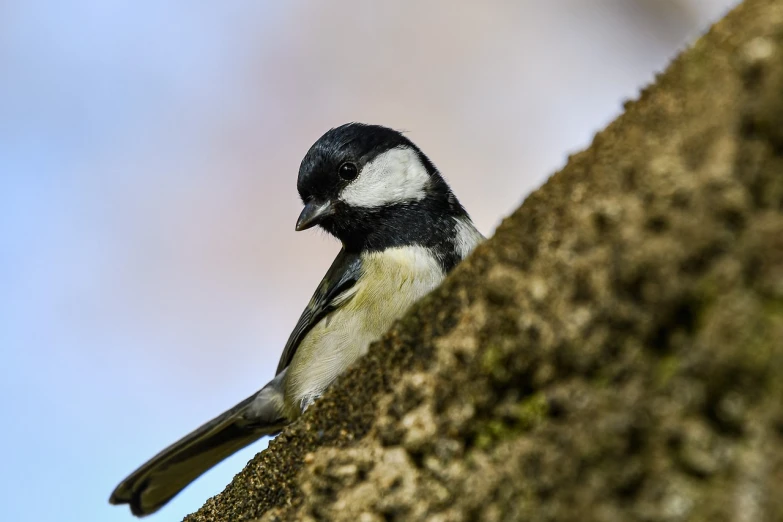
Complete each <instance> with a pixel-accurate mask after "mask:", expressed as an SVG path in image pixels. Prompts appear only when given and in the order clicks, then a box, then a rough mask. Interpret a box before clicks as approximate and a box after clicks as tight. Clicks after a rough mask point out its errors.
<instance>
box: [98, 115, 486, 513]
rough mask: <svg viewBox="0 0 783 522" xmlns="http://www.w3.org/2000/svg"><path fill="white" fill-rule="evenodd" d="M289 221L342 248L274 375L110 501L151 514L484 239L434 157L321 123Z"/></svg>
mask: <svg viewBox="0 0 783 522" xmlns="http://www.w3.org/2000/svg"><path fill="white" fill-rule="evenodd" d="M297 190H298V192H299V196H300V197H301V199H302V202H303V204H304V208H303V210H302V211H301V214H300V215H299V218H298V219H297V221H296V227H295V229H296V231H301V230H306V229H309V228H311V227H314V226H318V227H320V228H321V229H323V230H324V231H326V232H327V233H328V234H330V235H332V236H334V237H335V238H337V239H338V240H339V241H340V242H341V243H342V248H341V250H340V252H339V253H338V254H337V257H336V258H335V259H334V261H333V262H332V265H331V266H330V267H329V269H328V271H327V272H326V275H325V276H324V278H323V280H322V281H321V283H320V284H319V285H318V287H317V289H316V290H315V293H314V295H313V297H312V298H311V299H310V302H309V303H308V304H307V306H306V307H305V309H304V312H303V313H302V315H301V317H300V318H299V320H298V321H297V323H296V326H295V327H294V329H293V332H291V335H290V337H289V338H288V341H287V342H286V344H285V347H284V348H283V353H282V355H281V357H280V361H279V363H278V365H277V370H276V372H275V376H274V378H272V380H271V381H270V382H269V383H268V384H266V385H265V386H264V387H263V388H262V389H261V390H259V391H258V392H256V393H254V394H253V395H251V396H250V397H248V398H247V399H245V400H243V401H242V402H240V403H239V404H237V405H236V406H234V407H233V408H231V409H229V410H228V411H226V412H225V413H222V414H221V415H218V416H217V417H215V418H214V419H212V420H210V421H208V422H207V423H205V424H204V425H202V426H201V427H199V428H197V429H196V430H194V431H193V432H191V433H190V434H188V435H185V436H184V437H183V438H182V439H180V440H178V441H177V442H175V443H174V444H172V445H170V446H168V447H167V448H165V449H164V450H162V451H161V452H160V453H158V454H157V455H155V456H154V457H152V458H151V459H150V460H149V461H147V462H146V463H145V464H143V465H142V466H141V467H139V468H138V469H137V470H136V471H134V472H133V473H131V474H130V475H129V476H128V477H127V478H126V479H125V480H123V481H122V482H120V484H119V485H118V486H117V487H116V488H115V489H114V491H113V492H112V494H111V497H110V499H109V502H110V503H111V504H117V505H120V504H129V506H130V510H131V512H132V513H133V514H134V515H136V516H145V515H149V514H151V513H154V512H155V511H157V510H158V509H160V508H161V507H162V506H163V505H165V504H166V503H167V502H169V501H170V500H171V499H172V498H173V497H174V496H175V495H177V494H178V493H179V492H180V491H182V490H183V489H184V488H185V487H186V486H187V485H188V484H190V483H191V482H193V481H194V480H195V479H196V478H198V477H199V476H200V475H202V474H203V473H205V472H206V471H207V470H209V469H210V468H212V467H213V466H215V465H216V464H217V463H218V462H220V461H222V460H223V459H225V458H227V457H228V456H230V455H232V454H233V453H235V452H237V451H239V450H240V449H242V448H244V447H245V446H247V445H249V444H251V443H253V442H255V441H256V440H258V439H260V438H261V437H263V436H268V435H269V436H271V435H275V434H277V433H279V432H280V431H281V430H282V429H283V428H284V427H285V426H286V425H288V424H290V423H291V422H294V421H295V420H296V419H298V418H299V417H300V416H301V415H302V414H303V413H304V412H305V411H306V410H307V409H308V407H309V406H310V405H312V404H313V402H314V401H316V400H317V399H318V397H319V396H320V395H321V394H322V393H323V392H324V391H325V390H326V389H327V388H328V387H329V385H330V384H331V383H332V382H333V381H334V380H335V379H336V378H337V377H338V376H339V375H340V374H341V373H343V371H344V370H345V369H346V368H347V367H348V366H350V365H351V364H352V363H354V362H355V361H356V360H357V359H358V358H360V357H361V356H362V355H363V354H365V353H366V352H367V351H368V348H369V347H370V344H371V343H372V342H373V341H375V340H378V339H380V338H381V336H382V335H383V334H384V333H385V332H386V331H387V330H389V328H390V327H391V326H392V324H393V323H394V321H395V320H397V319H399V318H400V317H402V315H403V314H404V313H405V311H406V310H408V309H409V308H410V306H411V305H412V304H413V303H415V302H416V301H418V300H419V299H421V298H422V297H423V296H424V295H426V294H427V293H429V292H430V291H431V290H433V289H434V288H435V287H437V286H438V285H439V284H440V283H441V281H442V280H443V279H444V277H445V276H446V275H447V274H448V273H449V272H450V271H451V270H452V269H453V268H454V267H455V266H456V265H457V264H458V263H459V262H460V261H462V260H463V259H464V258H465V257H466V256H467V255H468V254H469V253H470V252H471V251H472V250H473V249H474V248H475V247H476V246H477V245H478V244H479V243H480V242H481V241H482V240H483V239H484V237H483V236H482V234H481V233H480V232H479V231H478V230H477V228H476V227H475V226H474V224H473V221H472V220H471V218H470V216H469V215H468V213H467V212H466V211H465V209H464V208H463V206H462V205H461V204H460V202H459V201H458V200H457V198H456V196H455V195H454V193H453V192H452V190H451V188H450V187H449V185H448V184H447V183H446V181H445V179H444V178H443V176H442V175H441V174H440V172H439V171H438V169H437V168H436V167H435V165H434V164H433V163H432V161H430V159H429V158H428V157H427V156H426V155H425V154H424V153H423V152H422V151H421V149H419V148H418V147H417V146H416V145H415V144H414V143H413V142H412V141H410V140H409V139H408V138H407V137H406V136H405V135H404V134H403V133H402V132H399V131H397V130H394V129H391V128H388V127H384V126H380V125H369V124H363V123H355V122H354V123H347V124H344V125H341V126H339V127H335V128H332V129H330V130H329V131H327V132H326V133H325V134H324V135H323V136H321V137H320V138H319V139H318V140H317V141H316V142H315V143H314V144H313V145H312V147H310V149H309V150H308V151H307V153H306V154H305V156H304V159H303V160H302V162H301V165H300V167H299V173H298V178H297Z"/></svg>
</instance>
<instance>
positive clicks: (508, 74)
mask: <svg viewBox="0 0 783 522" xmlns="http://www.w3.org/2000/svg"><path fill="white" fill-rule="evenodd" d="M735 3H736V2H735V1H732V0H646V1H644V0H613V1H612V0H603V1H598V0H596V1H593V2H585V1H583V0H570V1H566V0H561V1H558V2H547V3H544V2H532V1H527V2H510V1H509V2H499V1H493V2H489V1H488V2H481V3H479V2H471V3H468V2H462V3H455V2H450V1H445V0H444V1H440V2H437V1H425V2H421V1H414V0H410V1H407V2H394V3H391V2H387V3H384V4H383V5H381V4H380V3H369V2H360V1H358V0H357V1H353V2H346V1H340V2H338V1H330V2H317V1H309V2H308V1H295V2H285V3H283V2H277V3H272V2H257V1H252V0H241V1H233V2H211V3H194V2H186V1H184V0H180V1H170V2H151V1H147V2H143V1H142V2H139V1H133V2H131V1H110V0H93V1H89V0H72V1H70V2H67V3H66V2H43V1H36V0H24V1H22V0H17V1H13V0H6V1H0V350H2V364H0V392H1V393H2V400H1V401H0V408H1V409H0V413H1V414H2V421H0V423H1V424H0V425H1V426H2V428H1V429H0V448H2V457H1V458H2V465H1V466H0V469H1V470H2V472H0V505H2V508H1V510H2V515H0V518H2V519H4V520H9V521H11V520H13V521H27V520H30V521H33V520H35V521H45V520H57V521H60V522H63V521H92V520H95V521H97V520H100V521H129V520H131V519H132V517H131V515H130V512H129V510H128V509H127V508H126V507H112V506H109V504H108V503H107V499H108V497H109V494H110V492H111V491H112V489H113V488H114V486H115V485H116V484H117V483H118V482H119V481H120V480H121V479H123V478H124V477H125V476H126V475H127V474H128V473H129V472H131V471H133V470H134V469H135V468H136V467H137V466H138V465H139V464H141V463H143V462H144V461H145V460H146V459H147V458H149V457H151V456H152V455H153V454H155V453H156V452H158V451H159V450H160V449H162V448H163V447H164V446H166V445H168V444H169V443H171V442H173V441H174V440H176V439H178V438H179V437H180V436H182V435H184V434H185V433H187V432H188V431H190V430H191V429H193V428H195V427H196V426H198V425H199V424H201V423H202V422H204V421H206V420H208V419H209V418H211V417H212V416H214V415H216V414H218V413H220V412H222V411H223V410H225V409H226V408H228V407H230V406H232V405H233V404H235V403H236V402H238V401H239V400H241V399H243V398H245V397H246V396H248V395H250V394H251V393H253V392H254V391H255V390H257V389H258V388H259V387H260V386H261V385H263V384H264V383H266V382H267V380H268V379H269V378H271V377H272V374H273V372H274V368H275V366H276V364H277V359H278V356H279V354H280V352H281V350H282V347H283V344H284V342H285V340H286V338H287V337H288V334H289V332H290V330H291V328H292V327H293V325H294V324H295V322H296V320H297V318H298V316H299V314H300V312H301V310H302V309H303V307H304V305H305V303H306V302H307V301H308V299H309V297H310V295H311V292H312V291H313V290H314V288H315V287H316V284H317V283H318V281H319V280H320V278H321V276H322V275H323V273H324V272H325V271H326V268H327V267H328V266H329V264H330V263H331V260H332V257H333V256H334V254H335V253H336V252H337V250H338V245H337V243H336V242H335V241H333V240H331V239H329V238H328V237H326V236H325V235H324V234H319V233H313V232H303V233H295V232H294V222H295V220H296V218H297V216H298V213H299V211H300V209H301V205H300V203H299V201H298V199H297V194H296V174H297V169H298V167H299V162H300V160H301V158H302V157H303V155H304V153H305V152H306V151H307V149H308V148H309V146H310V145H311V144H312V143H313V142H314V141H315V140H316V139H317V138H318V137H319V136H320V135H321V134H322V133H323V132H325V131H326V130H327V129H329V128H330V127H333V126H336V125H339V124H341V123H344V122H347V121H352V120H355V121H363V122H372V123H381V124H385V125H388V126H392V127H395V128H398V129H405V130H407V131H409V134H408V136H409V137H410V138H411V139H412V140H413V141H414V142H415V143H417V144H418V145H420V146H421V148H422V149H423V150H424V151H425V152H426V153H427V154H428V155H429V156H430V157H431V158H432V160H433V161H434V162H435V164H436V165H438V167H439V168H440V169H441V171H442V173H443V174H444V176H445V177H446V179H447V180H448V181H449V182H450V183H451V185H452V187H453V188H454V190H455V192H456V194H457V195H458V197H459V198H460V199H461V200H462V202H463V204H464V205H465V207H466V208H467V209H468V210H469V211H470V213H471V214H472V215H473V217H474V218H475V221H476V222H477V224H478V226H479V228H480V229H481V230H482V232H484V233H485V234H491V233H492V231H493V229H494V228H495V226H496V225H497V224H498V223H499V221H500V220H501V219H502V218H503V217H504V216H506V215H508V214H509V213H510V212H512V211H513V210H514V209H515V208H516V207H517V206H518V205H519V204H520V203H521V202H522V200H523V198H524V197H525V195H526V194H528V193H529V192H530V191H531V190H533V189H534V188H536V187H537V186H539V185H540V184H541V183H543V182H544V181H545V180H546V178H547V177H548V176H549V175H551V174H552V173H553V172H554V171H555V170H557V169H558V168H559V167H561V166H562V165H563V164H564V163H565V161H566V157H567V154H568V153H571V152H575V151H577V150H579V149H582V148H584V147H586V146H587V145H588V144H589V142H590V140H591V138H592V136H593V134H594V132H595V131H597V130H599V129H600V128H602V127H603V126H604V125H606V124H607V123H608V122H609V121H611V120H612V119H613V118H614V117H615V116H616V115H617V114H619V112H620V110H621V106H622V102H623V100H625V99H628V98H633V97H635V96H636V95H637V93H638V90H639V88H640V87H641V86H643V85H644V84H646V83H648V82H650V81H651V80H652V79H653V75H654V73H655V72H656V71H659V70H661V69H663V68H664V67H665V66H666V64H667V62H668V61H669V59H670V58H671V57H672V56H674V55H675V54H676V53H677V51H678V50H679V49H681V48H682V47H683V46H684V45H685V44H686V43H687V42H688V41H691V40H692V39H693V38H695V37H696V36H697V35H698V34H699V33H701V32H702V31H704V30H706V29H707V28H708V27H709V24H710V23H711V22H713V21H715V20H717V19H718V18H720V17H721V16H722V15H723V14H724V13H725V12H726V10H727V9H729V8H730V7H731V6H732V5H733V4H735ZM265 445H266V441H262V442H260V443H258V444H256V445H254V446H251V447H250V448H248V449H247V450H245V451H243V452H241V453H240V454H238V455H236V456H234V457H233V458H231V459H229V460H228V461H226V462H224V463H223V464H222V465H220V466H218V467H217V468H215V469H214V470H213V471H212V472H210V473H209V474H207V475H206V476H204V477H203V478H202V479H201V480H199V481H197V482H196V483H195V484H193V485H192V486H191V487H189V488H188V489H187V490H186V491H185V492H184V493H183V494H181V495H180V496H179V497H177V498H176V499H175V500H174V501H173V502H172V503H171V504H169V505H168V506H166V507H165V508H164V509H163V510H162V511H160V512H159V513H158V514H156V515H154V516H153V517H152V518H150V520H154V521H156V522H163V521H173V520H180V519H181V518H182V517H183V516H184V515H186V514H187V513H189V512H192V511H194V510H196V509H197V508H198V507H199V506H201V504H202V503H203V502H204V501H205V500H206V499H207V498H208V497H210V496H212V495H214V494H216V493H218V492H219V491H221V490H222V489H223V487H224V486H225V485H226V484H227V483H228V482H229V481H230V480H231V478H232V477H233V475H234V474H235V473H237V472H239V470H240V469H241V468H242V467H243V465H244V464H245V463H246V462H247V460H249V459H250V458H251V457H252V456H253V455H254V454H255V452H257V451H259V450H260V449H262V448H263V447H264V446H265Z"/></svg>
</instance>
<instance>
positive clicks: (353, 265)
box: [276, 249, 362, 374]
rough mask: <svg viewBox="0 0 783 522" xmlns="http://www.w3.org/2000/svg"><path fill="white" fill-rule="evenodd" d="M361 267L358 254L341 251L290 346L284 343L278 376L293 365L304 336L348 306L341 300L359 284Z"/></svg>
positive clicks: (295, 331) (303, 317)
mask: <svg viewBox="0 0 783 522" xmlns="http://www.w3.org/2000/svg"><path fill="white" fill-rule="evenodd" d="M361 267H362V260H361V258H360V257H359V255H358V254H352V253H348V252H346V251H345V249H343V250H340V253H339V254H337V257H336V258H335V259H334V261H333V262H332V266H330V267H329V270H328V271H327V272H326V275H325V276H324V278H323V280H321V284H319V285H318V289H317V290H316V291H315V294H313V297H312V299H310V302H309V303H308V304H307V308H305V311H304V312H302V315H301V317H299V321H298V322H297V323H296V326H295V327H294V331H293V332H291V336H290V337H289V338H288V342H286V343H285V348H284V349H283V354H282V355H281V356H280V362H279V363H278V364H277V372H276V373H277V374H280V372H282V371H283V370H285V369H286V368H287V367H288V365H289V364H291V360H292V359H293V358H294V354H295V353H296V349H297V348H298V347H299V343H300V342H302V339H303V338H304V336H305V335H307V332H309V331H310V330H311V329H312V328H313V326H315V325H316V324H318V321H320V320H321V319H323V318H324V317H325V316H326V315H327V314H329V313H330V312H332V311H333V310H336V309H337V308H339V307H340V306H341V305H343V304H344V303H346V302H347V300H345V299H341V297H342V296H344V294H345V292H346V291H348V290H349V289H350V288H351V287H353V285H355V284H356V281H358V280H359V275H360V273H361Z"/></svg>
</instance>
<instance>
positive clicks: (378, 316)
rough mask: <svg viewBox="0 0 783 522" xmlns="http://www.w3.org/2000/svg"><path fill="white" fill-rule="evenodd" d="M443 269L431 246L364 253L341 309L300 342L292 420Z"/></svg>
mask: <svg viewBox="0 0 783 522" xmlns="http://www.w3.org/2000/svg"><path fill="white" fill-rule="evenodd" d="M443 277H444V274H443V271H442V270H441V268H440V265H439V264H438V262H437V261H436V260H435V259H434V258H433V257H432V255H431V254H430V251H429V250H427V249H425V248H422V247H412V246H411V247H399V248H391V249H387V250H385V251H383V252H378V253H372V254H366V255H363V256H362V273H361V276H360V278H359V281H358V282H357V283H356V285H354V287H353V288H352V289H351V290H350V291H349V292H350V293H351V297H350V298H349V300H348V301H347V302H346V303H345V304H344V305H343V306H342V307H340V308H339V309H337V310H335V311H334V312H332V313H331V314H329V315H327V316H326V317H324V318H323V319H321V321H320V322H318V324H316V325H315V326H314V327H313V329H312V330H310V332H308V334H307V335H306V336H305V338H304V339H303V340H302V342H301V343H300V345H299V347H298V348H297V350H296V353H295V354H294V357H293V359H292V360H291V364H290V365H289V367H288V372H287V375H286V382H285V385H284V389H285V409H286V415H287V416H289V418H291V419H293V418H296V417H298V416H299V415H300V413H301V408H302V405H303V404H309V402H310V401H312V400H313V399H315V398H317V397H318V396H319V395H321V393H323V391H324V390H325V389H326V388H327V387H328V386H329V385H330V384H331V383H332V381H334V379H335V378H336V377H337V376H338V375H340V374H341V373H342V372H343V371H344V370H345V369H346V368H347V367H348V366H349V365H350V364H351V363H353V362H354V361H355V360H356V359H358V358H359V357H360V356H362V355H364V354H365V353H366V352H367V348H368V346H369V345H370V343H372V342H373V341H376V340H377V339H379V338H380V337H381V336H382V335H383V334H384V333H386V331H388V329H389V328H390V327H391V325H392V323H393V322H394V321H395V320H396V319H399V318H400V317H401V316H402V315H403V314H404V313H405V311H406V310H408V308H410V306H411V305H412V304H413V303H415V302H416V301H417V300H419V299H420V298H421V297H423V296H424V295H425V294H427V293H428V292H430V291H431V290H432V289H433V288H435V287H436V286H438V284H440V282H441V281H442V280H443Z"/></svg>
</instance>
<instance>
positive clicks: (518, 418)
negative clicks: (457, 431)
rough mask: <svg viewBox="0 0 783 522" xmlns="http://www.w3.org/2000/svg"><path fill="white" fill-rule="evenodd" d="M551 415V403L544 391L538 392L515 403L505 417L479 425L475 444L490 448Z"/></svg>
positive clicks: (536, 424)
mask: <svg viewBox="0 0 783 522" xmlns="http://www.w3.org/2000/svg"><path fill="white" fill-rule="evenodd" d="M548 415H549V403H548V401H547V399H546V396H544V394H543V393H536V394H533V395H530V396H528V397H526V398H525V399H524V400H522V401H521V402H519V403H517V404H515V405H514V406H513V407H512V408H511V410H510V411H509V412H508V413H507V414H506V415H504V417H505V418H504V419H499V418H493V419H489V420H487V421H486V422H485V423H483V424H481V425H480V426H479V427H478V430H477V434H476V439H475V445H476V447H478V448H479V449H482V450H485V449H489V448H491V447H492V446H494V445H495V444H497V443H498V442H501V441H503V440H507V439H511V438H515V437H517V436H518V435H519V434H520V433H524V432H527V431H530V430H532V429H533V428H535V427H536V426H538V425H539V424H541V423H542V422H544V420H545V419H546V418H547V416H548Z"/></svg>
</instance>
